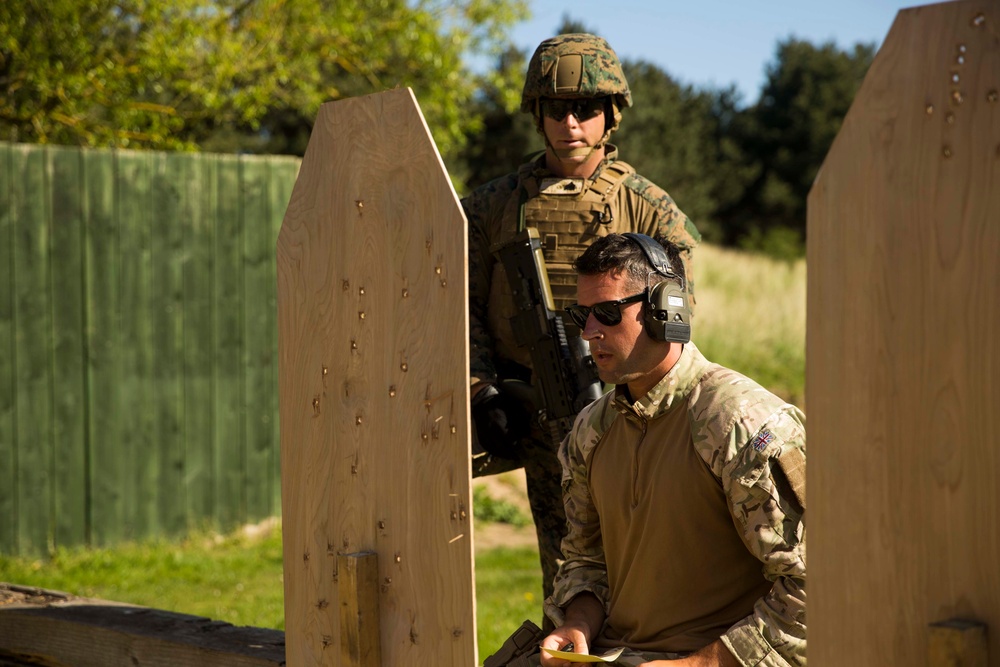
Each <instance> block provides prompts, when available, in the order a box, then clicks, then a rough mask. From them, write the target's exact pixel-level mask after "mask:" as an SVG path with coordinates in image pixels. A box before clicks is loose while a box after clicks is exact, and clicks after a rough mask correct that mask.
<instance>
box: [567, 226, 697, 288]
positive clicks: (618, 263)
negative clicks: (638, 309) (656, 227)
mask: <svg viewBox="0 0 1000 667" xmlns="http://www.w3.org/2000/svg"><path fill="white" fill-rule="evenodd" d="M654 240H655V241H656V242H657V243H659V244H660V245H661V246H663V249H664V250H665V251H666V253H667V260H669V262H670V268H671V269H673V272H674V273H675V274H677V277H678V278H680V280H681V284H682V285H683V284H687V279H686V276H685V275H684V263H683V262H681V259H680V257H681V249H680V247H678V246H677V244H676V243H673V242H672V241H669V240H667V239H665V238H662V237H655V238H654ZM573 268H574V269H576V272H577V273H578V274H580V275H583V276H596V275H600V274H602V273H610V274H612V275H625V276H626V277H627V278H626V280H627V282H628V283H629V285H630V286H631V287H633V288H635V289H640V288H643V287H646V285H647V278H648V277H649V275H650V273H652V274H653V275H654V276H660V277H659V278H658V279H653V280H650V281H648V283H649V285H650V286H652V285H655V284H657V283H660V282H662V281H663V278H662V274H659V273H657V272H656V269H654V268H653V265H652V264H650V263H649V260H648V259H647V258H646V253H645V252H644V251H643V249H642V247H641V246H640V245H639V244H638V243H636V242H635V241H633V240H631V239H630V238H628V237H627V236H624V235H622V234H608V235H607V236H603V237H601V238H599V239H597V240H596V241H594V242H593V243H592V244H591V245H590V247H589V248H587V250H586V251H585V252H584V253H583V254H582V255H580V256H579V257H577V258H576V261H574V262H573Z"/></svg>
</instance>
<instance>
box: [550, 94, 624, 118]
mask: <svg viewBox="0 0 1000 667" xmlns="http://www.w3.org/2000/svg"><path fill="white" fill-rule="evenodd" d="M607 99H608V98H607V97H581V98H578V99H572V100H554V99H550V98H544V99H542V113H543V114H545V115H546V116H548V117H549V118H551V119H552V120H557V121H561V120H562V119H563V118H565V117H566V114H568V113H572V114H573V115H574V116H576V119H577V120H578V121H581V122H582V121H585V120H590V119H591V118H596V117H597V116H600V115H601V114H603V113H604V109H605V107H606V106H607Z"/></svg>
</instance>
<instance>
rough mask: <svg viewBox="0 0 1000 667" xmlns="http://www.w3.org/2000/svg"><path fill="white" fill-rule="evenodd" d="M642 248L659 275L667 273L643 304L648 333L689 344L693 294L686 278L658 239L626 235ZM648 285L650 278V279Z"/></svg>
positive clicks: (648, 294)
mask: <svg viewBox="0 0 1000 667" xmlns="http://www.w3.org/2000/svg"><path fill="white" fill-rule="evenodd" d="M622 236H627V237H628V238H629V239H631V240H632V241H634V242H635V243H637V244H638V245H639V247H640V248H642V252H643V254H645V255H646V259H647V260H649V263H650V264H651V265H652V266H653V268H654V269H655V270H656V272H657V273H658V274H660V275H661V276H665V277H666V280H663V281H660V282H659V283H657V284H656V285H653V286H652V287H647V291H648V292H647V295H646V303H645V304H644V305H643V311H642V323H643V328H644V329H645V330H646V334H647V335H648V336H649V337H650V338H652V339H653V340H658V341H665V342H668V343H687V342H689V341H690V340H691V308H690V303H689V301H688V299H689V298H690V295H689V294H688V293H687V292H686V291H684V280H683V279H682V278H681V277H680V276H678V275H677V274H676V273H674V270H673V269H672V268H671V267H670V259H669V258H668V257H667V252H666V251H665V250H664V249H663V246H661V245H660V244H659V243H657V242H656V241H655V240H654V239H652V238H650V237H649V236H646V235H645V234H635V233H632V232H629V233H627V234H623V235H622ZM646 282H647V285H648V282H649V278H648V277H647V278H646Z"/></svg>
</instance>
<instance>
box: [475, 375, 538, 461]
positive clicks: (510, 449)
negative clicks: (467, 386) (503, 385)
mask: <svg viewBox="0 0 1000 667" xmlns="http://www.w3.org/2000/svg"><path fill="white" fill-rule="evenodd" d="M529 420H530V416H529V415H528V411H527V410H526V409H525V408H524V405H522V404H521V402H520V401H518V400H517V399H516V398H514V397H513V396H511V395H510V394H507V393H505V392H502V391H500V390H499V389H497V388H496V387H495V386H493V385H490V386H489V387H486V388H485V389H483V390H481V391H480V392H479V393H478V394H476V395H475V397H473V399H472V423H473V425H474V426H475V429H476V438H477V439H478V440H479V444H480V445H481V446H482V448H483V449H485V450H486V451H487V452H489V453H490V454H492V455H493V456H497V457H500V458H503V459H518V458H519V457H520V451H521V438H523V437H524V436H526V435H528V430H529Z"/></svg>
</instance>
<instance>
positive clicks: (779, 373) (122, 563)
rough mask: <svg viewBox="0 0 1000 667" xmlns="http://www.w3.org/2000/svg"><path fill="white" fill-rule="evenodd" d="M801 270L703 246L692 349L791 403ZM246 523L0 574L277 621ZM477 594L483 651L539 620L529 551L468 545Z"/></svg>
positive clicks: (269, 549)
mask: <svg viewBox="0 0 1000 667" xmlns="http://www.w3.org/2000/svg"><path fill="white" fill-rule="evenodd" d="M805 274H806V269H805V261H804V260H799V261H797V262H792V263H788V262H781V261H776V260H770V259H767V258H765V257H761V256H756V255H752V254H749V253H744V252H738V251H733V250H725V249H721V248H716V247H713V246H707V245H705V246H702V247H700V248H699V249H698V250H697V254H696V260H695V275H696V277H697V284H696V293H697V309H696V313H695V317H694V321H693V332H694V340H695V341H696V342H697V343H698V345H699V347H700V348H701V350H702V351H703V352H704V353H705V355H706V356H708V357H709V358H710V359H711V360H713V361H717V362H719V363H722V364H724V365H727V366H730V367H732V368H735V369H736V370H739V371H741V372H743V373H745V374H747V375H749V376H751V377H753V378H754V379H757V380H758V381H760V382H761V383H762V384H764V385H765V386H767V387H769V388H770V389H771V390H772V391H774V392H775V393H777V394H779V395H780V396H782V397H783V398H785V399H786V400H789V401H791V402H793V403H796V404H797V405H799V406H801V407H804V398H805V287H806V286H805V280H806V275H805ZM501 477H502V476H501ZM504 495H505V497H504V498H493V497H491V496H489V495H488V494H484V493H483V492H482V491H481V490H478V489H477V491H476V502H475V516H476V520H477V524H476V525H477V528H476V530H477V534H478V531H479V530H480V528H479V527H480V526H481V525H488V522H487V520H492V521H496V520H501V521H505V522H507V523H509V524H511V525H514V526H516V525H518V524H524V523H525V522H526V521H528V520H529V519H528V518H527V517H526V515H525V510H524V508H523V505H521V506H517V503H514V505H515V506H514V507H511V506H510V504H509V500H508V498H509V495H508V494H504ZM254 528H255V529H254V530H243V531H238V532H236V533H234V534H231V535H226V536H219V535H215V534H210V533H198V534H195V535H192V536H191V537H189V538H187V539H185V540H183V541H179V542H165V541H160V542H145V543H141V544H123V545H120V546H119V547H117V548H114V549H96V550H86V549H72V550H59V551H57V552H55V553H53V554H50V555H49V556H48V557H46V558H42V559H29V558H4V557H2V556H0V581H7V582H13V583H18V584H22V585H29V586H38V587H42V588H50V589H55V590H62V591H66V592H68V593H73V594H75V595H80V596H85V597H96V598H103V599H108V600H116V601H120V602H130V603H133V604H140V605H146V606H152V607H157V608H160V609H166V610H172V611H179V612H184V613H188V614H195V615H200V616H207V617H210V618H213V619H216V620H222V621H227V622H229V623H232V624H234V625H252V626H258V627H267V628H278V629H282V628H283V626H284V611H283V590H282V560H281V559H282V553H281V531H280V529H279V527H278V524H277V522H270V523H265V524H263V525H262V526H258V527H254ZM529 530H530V529H529ZM476 597H477V616H478V628H477V637H478V640H479V655H480V659H482V658H485V657H486V656H488V655H490V654H491V653H492V652H493V651H494V650H495V649H496V648H498V647H499V645H500V644H501V643H502V642H503V640H504V639H505V638H506V637H507V636H508V635H509V634H510V633H511V632H513V631H514V630H515V629H516V628H517V627H518V626H519V625H520V624H521V623H522V622H523V621H524V620H525V619H531V620H533V621H535V622H536V623H539V624H540V623H541V600H540V597H541V572H540V569H539V566H538V556H537V552H536V551H535V550H534V549H533V548H508V547H498V548H492V549H489V550H487V551H482V552H480V553H478V554H477V555H476Z"/></svg>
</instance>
